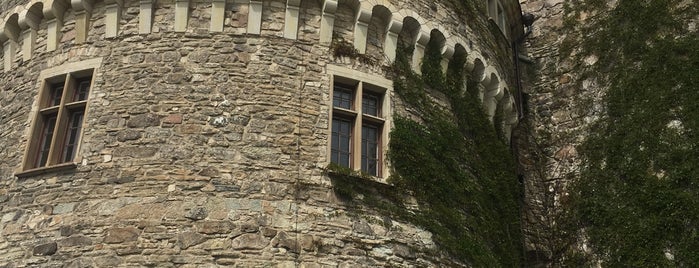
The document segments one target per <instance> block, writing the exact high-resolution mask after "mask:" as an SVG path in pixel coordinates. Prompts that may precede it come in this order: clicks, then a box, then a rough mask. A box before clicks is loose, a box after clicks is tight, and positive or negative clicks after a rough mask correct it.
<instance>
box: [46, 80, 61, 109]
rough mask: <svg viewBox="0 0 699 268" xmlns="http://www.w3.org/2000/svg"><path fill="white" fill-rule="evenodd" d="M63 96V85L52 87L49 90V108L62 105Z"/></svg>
mask: <svg viewBox="0 0 699 268" xmlns="http://www.w3.org/2000/svg"><path fill="white" fill-rule="evenodd" d="M61 96H63V85H62V84H61V85H52V86H51V89H50V90H49V103H48V106H49V107H51V106H56V105H59V104H61Z"/></svg>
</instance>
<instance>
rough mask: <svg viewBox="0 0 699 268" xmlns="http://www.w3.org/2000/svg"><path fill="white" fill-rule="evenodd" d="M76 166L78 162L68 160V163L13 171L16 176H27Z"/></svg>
mask: <svg viewBox="0 0 699 268" xmlns="http://www.w3.org/2000/svg"><path fill="white" fill-rule="evenodd" d="M76 167H78V163H74V162H68V163H61V164H58V165H53V166H48V167H40V168H33V169H27V170H24V171H21V172H15V176H17V177H18V178H27V177H31V176H37V175H41V174H45V173H50V172H58V171H64V170H69V169H75V168H76Z"/></svg>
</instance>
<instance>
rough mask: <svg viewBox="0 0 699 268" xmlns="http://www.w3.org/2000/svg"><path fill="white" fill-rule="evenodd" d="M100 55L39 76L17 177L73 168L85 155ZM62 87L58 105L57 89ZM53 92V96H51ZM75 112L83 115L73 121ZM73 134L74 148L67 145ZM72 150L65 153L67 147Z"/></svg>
mask: <svg viewBox="0 0 699 268" xmlns="http://www.w3.org/2000/svg"><path fill="white" fill-rule="evenodd" d="M101 62H102V61H101V58H96V59H92V60H86V61H81V62H73V63H69V64H65V65H62V66H57V67H54V68H51V69H47V70H44V71H42V72H41V74H40V75H39V84H40V87H39V92H38V94H37V99H36V101H35V104H34V108H33V109H32V113H31V114H30V118H31V127H30V128H29V131H28V137H29V138H28V139H27V143H26V147H25V152H24V159H23V161H22V163H21V166H20V167H19V168H18V170H17V171H16V172H15V176H18V177H28V176H34V175H39V174H43V173H47V172H54V171H60V170H65V169H71V168H75V167H77V166H78V163H79V162H81V160H82V157H81V154H80V147H81V144H82V137H83V135H84V132H85V131H84V130H85V124H86V122H87V120H86V119H87V115H88V106H89V100H90V96H92V95H93V94H94V88H95V87H94V84H95V74H96V71H97V69H98V67H99V66H100V65H101ZM82 83H89V86H88V88H87V92H85V93H84V94H79V92H78V90H79V87H80V86H81V84H82ZM61 86H62V87H63V89H62V92H61V97H60V101H59V102H58V104H56V103H52V102H53V101H54V100H57V98H56V95H55V94H53V93H55V91H54V89H55V88H59V87H61ZM52 94H53V95H52ZM75 114H82V115H81V116H80V117H81V119H80V122H79V123H76V122H73V120H75V119H76V118H74V115H75ZM53 116H55V117H56V120H55V121H56V122H55V124H54V126H53V133H52V135H51V138H50V146H49V149H48V153H47V157H46V160H45V163H42V162H43V161H42V159H41V155H40V153H41V152H42V148H41V145H42V143H44V142H45V141H46V140H45V138H44V137H43V136H44V135H45V128H47V127H50V126H49V125H48V124H47V122H46V118H47V117H49V118H50V117H53ZM71 133H72V134H71ZM71 137H72V144H70V145H72V148H67V147H68V145H69V144H68V143H69V142H71V141H70V140H69V139H70V138H71ZM67 149H71V151H72V152H71V153H70V154H69V155H66V150H67Z"/></svg>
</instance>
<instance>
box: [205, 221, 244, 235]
mask: <svg viewBox="0 0 699 268" xmlns="http://www.w3.org/2000/svg"><path fill="white" fill-rule="evenodd" d="M233 228H235V225H233V223H232V222H230V221H204V222H200V223H197V230H198V231H199V232H200V233H203V234H225V233H229V232H231V230H233Z"/></svg>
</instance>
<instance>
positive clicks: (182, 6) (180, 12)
mask: <svg viewBox="0 0 699 268" xmlns="http://www.w3.org/2000/svg"><path fill="white" fill-rule="evenodd" d="M188 21H189V0H175V32H185V31H187V22H188Z"/></svg>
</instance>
